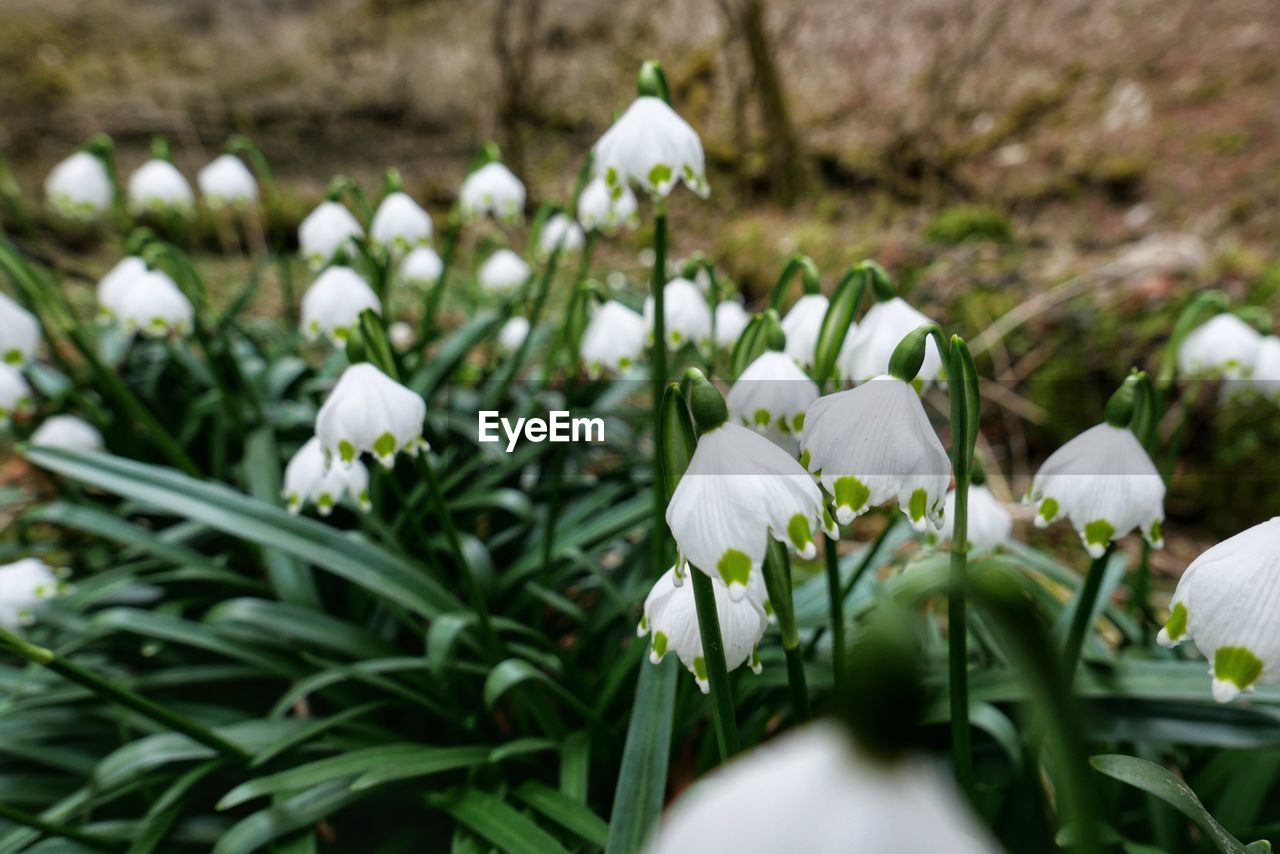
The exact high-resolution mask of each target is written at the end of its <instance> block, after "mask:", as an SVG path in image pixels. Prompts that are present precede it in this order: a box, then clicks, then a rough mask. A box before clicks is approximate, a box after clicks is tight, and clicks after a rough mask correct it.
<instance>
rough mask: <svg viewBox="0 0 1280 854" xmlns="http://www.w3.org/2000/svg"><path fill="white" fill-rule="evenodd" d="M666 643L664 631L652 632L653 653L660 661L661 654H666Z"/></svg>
mask: <svg viewBox="0 0 1280 854" xmlns="http://www.w3.org/2000/svg"><path fill="white" fill-rule="evenodd" d="M667 644H668V641H667V635H666V633H665V632H654V633H653V655H654V656H655V657H656V659H657V660H658V661H661V660H662V658H663V656H665V655H666V654H667Z"/></svg>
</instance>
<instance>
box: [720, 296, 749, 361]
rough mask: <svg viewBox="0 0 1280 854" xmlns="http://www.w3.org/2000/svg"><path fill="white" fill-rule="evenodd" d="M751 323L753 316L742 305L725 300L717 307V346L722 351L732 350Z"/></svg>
mask: <svg viewBox="0 0 1280 854" xmlns="http://www.w3.org/2000/svg"><path fill="white" fill-rule="evenodd" d="M750 322H751V315H750V314H748V313H747V310H746V309H745V308H743V307H742V303H740V302H736V301H734V300H725V301H724V302H722V303H720V304H719V305H717V306H716V346H717V347H719V348H720V349H722V350H731V349H733V347H734V345H736V344H737V343H738V338H740V337H741V336H742V331H743V330H744V329H746V328H747V324H748V323H750Z"/></svg>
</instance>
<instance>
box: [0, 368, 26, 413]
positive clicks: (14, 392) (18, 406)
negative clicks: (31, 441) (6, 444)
mask: <svg viewBox="0 0 1280 854" xmlns="http://www.w3.org/2000/svg"><path fill="white" fill-rule="evenodd" d="M31 403H32V400H31V386H30V385H28V384H27V380H26V377H24V376H23V375H22V371H20V370H18V369H17V368H15V367H14V366H12V365H6V364H5V363H3V362H0V427H7V426H9V419H10V418H12V417H13V416H14V415H17V414H19V413H22V412H26V411H27V410H28V409H30V408H31Z"/></svg>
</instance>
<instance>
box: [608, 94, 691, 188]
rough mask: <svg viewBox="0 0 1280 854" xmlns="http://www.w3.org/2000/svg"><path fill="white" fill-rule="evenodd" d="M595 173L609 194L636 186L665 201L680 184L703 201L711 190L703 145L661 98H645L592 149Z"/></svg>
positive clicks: (635, 102) (642, 97)
mask: <svg viewBox="0 0 1280 854" xmlns="http://www.w3.org/2000/svg"><path fill="white" fill-rule="evenodd" d="M592 154H593V159H592V168H593V169H594V171H595V174H596V175H597V176H600V177H603V178H604V180H605V183H606V185H607V186H608V189H609V190H610V192H611V193H616V192H617V191H618V188H621V187H625V186H628V185H630V184H636V185H638V186H640V187H643V188H644V189H645V190H648V191H649V192H650V193H652V194H653V195H655V196H661V197H666V196H667V195H669V194H670V193H671V191H672V189H674V188H675V185H676V182H677V181H683V182H684V184H685V186H686V187H688V188H689V189H690V190H693V191H694V192H695V193H697V194H698V195H699V196H702V197H703V198H706V197H707V196H708V195H710V193H711V188H710V187H709V186H707V176H706V166H705V163H704V157H703V153H702V140H700V139H699V138H698V134H697V131H695V130H694V129H693V128H692V127H690V126H689V123H688V122H686V121H685V120H684V119H682V118H680V116H679V115H678V114H677V113H676V111H675V110H673V109H671V107H669V106H667V103H666V102H665V101H663V100H662V99H661V98H655V97H652V96H649V95H642V96H640V97H639V98H636V99H635V100H634V101H632V102H631V106H630V107H627V111H626V112H625V113H623V114H622V116H621V117H620V118H619V119H618V120H617V121H616V122H614V123H613V126H612V127H611V128H609V129H608V130H607V131H605V133H604V136H602V137H600V139H599V140H598V141H597V142H596V144H595V147H594V148H592Z"/></svg>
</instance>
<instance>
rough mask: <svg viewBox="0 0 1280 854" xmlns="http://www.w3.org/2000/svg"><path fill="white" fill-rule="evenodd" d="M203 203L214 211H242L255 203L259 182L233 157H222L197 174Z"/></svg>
mask: <svg viewBox="0 0 1280 854" xmlns="http://www.w3.org/2000/svg"><path fill="white" fill-rule="evenodd" d="M196 185H197V186H198V187H200V194H201V195H202V196H204V203H205V204H206V205H208V206H209V207H210V208H212V209H213V210H219V209H221V208H224V207H232V208H245V207H248V206H249V205H252V204H254V203H255V202H257V201H258V182H257V181H256V180H255V179H254V177H253V173H252V172H250V171H249V167H248V166H245V165H244V161H242V160H241V159H240V158H239V157H236V156H235V155H234V154H221V155H218V156H217V157H215V158H214V159H213V160H212V161H211V162H209V163H208V164H207V165H205V166H204V167H203V168H202V169H201V170H200V171H199V172H197V173H196Z"/></svg>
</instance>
